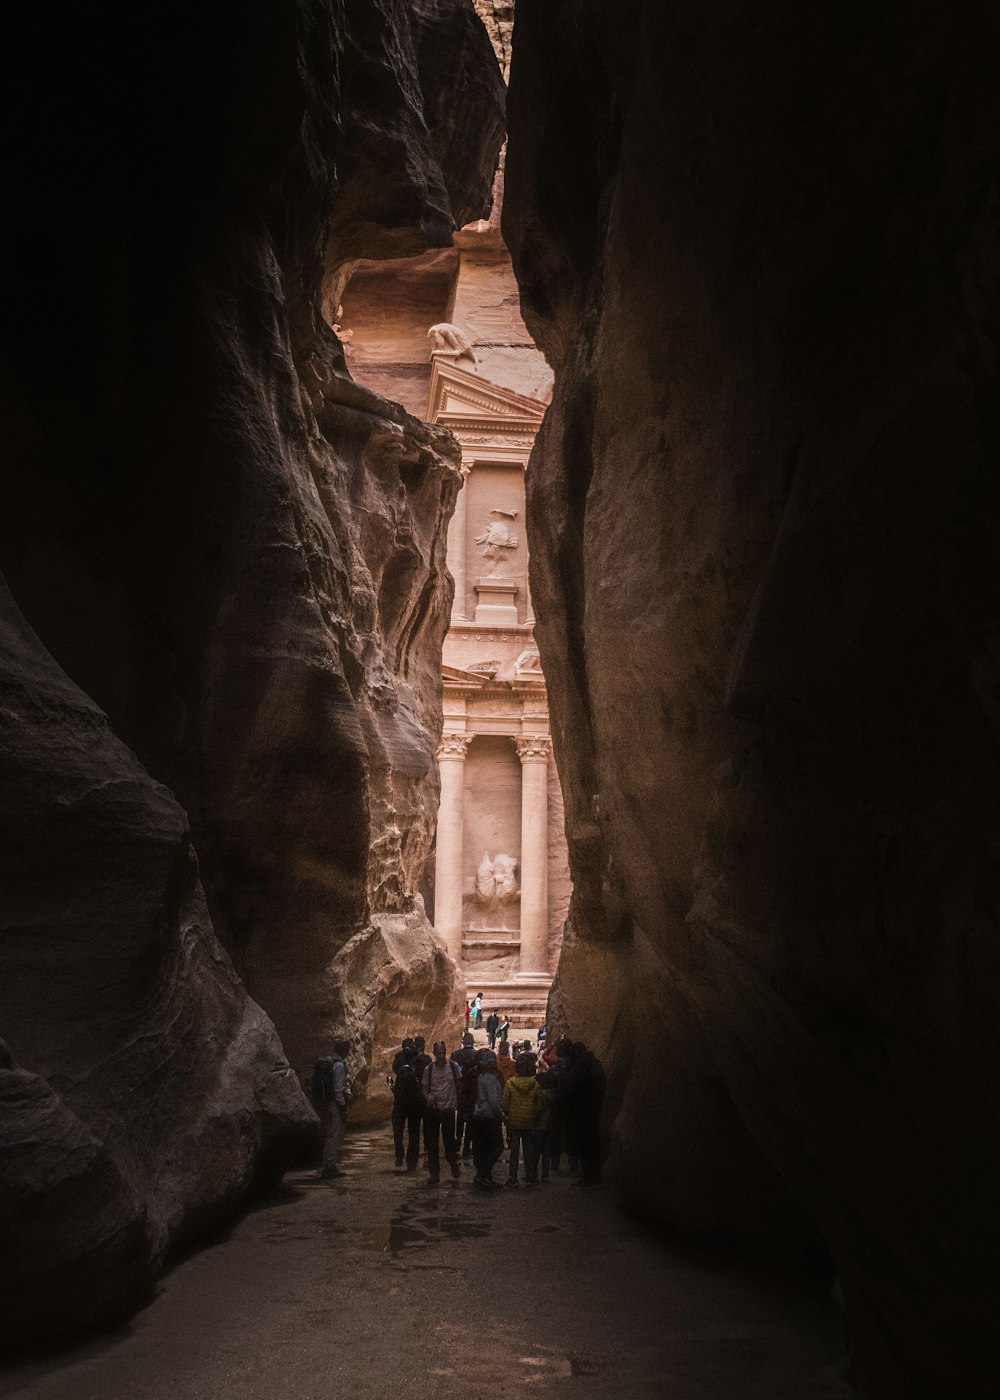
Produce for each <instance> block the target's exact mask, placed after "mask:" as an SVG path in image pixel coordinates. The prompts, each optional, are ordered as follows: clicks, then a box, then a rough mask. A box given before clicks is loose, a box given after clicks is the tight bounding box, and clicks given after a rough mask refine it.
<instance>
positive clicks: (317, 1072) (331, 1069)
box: [312, 1040, 351, 1177]
mask: <svg viewBox="0 0 1000 1400" xmlns="http://www.w3.org/2000/svg"><path fill="white" fill-rule="evenodd" d="M350 1048H351V1043H350V1041H349V1040H335V1041H334V1042H333V1054H332V1055H325V1056H324V1057H323V1058H322V1059H319V1060H317V1061H316V1064H315V1065H314V1066H313V1077H312V1092H313V1098H314V1100H315V1101H316V1108H317V1111H318V1112H319V1121H320V1127H321V1128H322V1130H323V1162H322V1166H321V1168H320V1176H322V1177H336V1176H346V1175H347V1173H346V1172H345V1171H343V1170H342V1169H341V1167H340V1164H339V1160H338V1159H339V1157H340V1149H341V1147H342V1146H343V1142H344V1132H345V1129H346V1126H347V1107H348V1104H349V1103H350V1101H351V1081H350V1079H349V1078H348V1074H347V1060H346V1056H347V1054H348V1052H349V1051H350Z"/></svg>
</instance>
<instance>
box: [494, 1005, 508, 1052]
mask: <svg viewBox="0 0 1000 1400" xmlns="http://www.w3.org/2000/svg"><path fill="white" fill-rule="evenodd" d="M509 1039H510V1017H509V1016H505V1015H504V1013H503V1012H502V1011H501V1012H500V1021H499V1024H498V1025H497V1043H498V1044H499V1045H502V1044H503V1043H504V1041H505V1040H509Z"/></svg>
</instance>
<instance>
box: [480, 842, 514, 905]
mask: <svg viewBox="0 0 1000 1400" xmlns="http://www.w3.org/2000/svg"><path fill="white" fill-rule="evenodd" d="M516 869H517V861H516V860H515V858H514V857H513V856H509V855H507V854H506V853H505V852H504V851H499V852H498V853H497V856H496V859H495V860H490V856H489V852H488V851H484V852H483V858H482V860H481V861H480V862H479V869H478V870H477V871H476V899H477V901H478V902H479V904H480V906H481V907H482V908H483V909H502V908H505V907H507V906H509V905H511V904H514V903H515V902H516V901H517V900H518V899H519V898H520V897H521V890H520V887H519V885H518V883H517V876H516V875H515V874H514V871H515V870H516Z"/></svg>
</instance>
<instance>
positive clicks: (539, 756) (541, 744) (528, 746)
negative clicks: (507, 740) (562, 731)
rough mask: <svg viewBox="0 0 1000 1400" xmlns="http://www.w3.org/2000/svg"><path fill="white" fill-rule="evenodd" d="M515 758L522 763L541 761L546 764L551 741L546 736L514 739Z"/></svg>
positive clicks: (549, 753) (538, 735)
mask: <svg viewBox="0 0 1000 1400" xmlns="http://www.w3.org/2000/svg"><path fill="white" fill-rule="evenodd" d="M514 743H515V744H516V746H517V756H518V758H519V759H520V760H521V762H522V763H531V762H532V761H534V760H541V761H542V762H545V763H547V762H548V760H549V756H550V755H551V753H552V740H551V739H550V738H549V736H548V735H547V734H527V735H524V736H523V737H522V738H520V739H515V740H514Z"/></svg>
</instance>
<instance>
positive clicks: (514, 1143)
mask: <svg viewBox="0 0 1000 1400" xmlns="http://www.w3.org/2000/svg"><path fill="white" fill-rule="evenodd" d="M515 1068H516V1073H515V1074H514V1075H513V1076H512V1077H511V1078H510V1079H508V1080H507V1082H506V1084H505V1085H504V1086H503V1109H504V1113H505V1114H506V1115H507V1125H508V1133H507V1136H508V1145H509V1147H510V1163H509V1166H508V1174H507V1180H506V1181H505V1182H504V1185H505V1186H516V1185H517V1169H518V1165H519V1163H520V1158H521V1152H522V1151H523V1152H524V1184H525V1186H537V1184H538V1153H537V1151H536V1148H537V1145H538V1139H537V1135H536V1132H535V1129H536V1128H537V1126H538V1119H539V1116H540V1114H541V1111H542V1091H541V1089H540V1088H539V1086H538V1080H537V1079H536V1078H535V1060H534V1056H532V1055H519V1056H518V1059H517V1065H516V1067H515Z"/></svg>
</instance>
